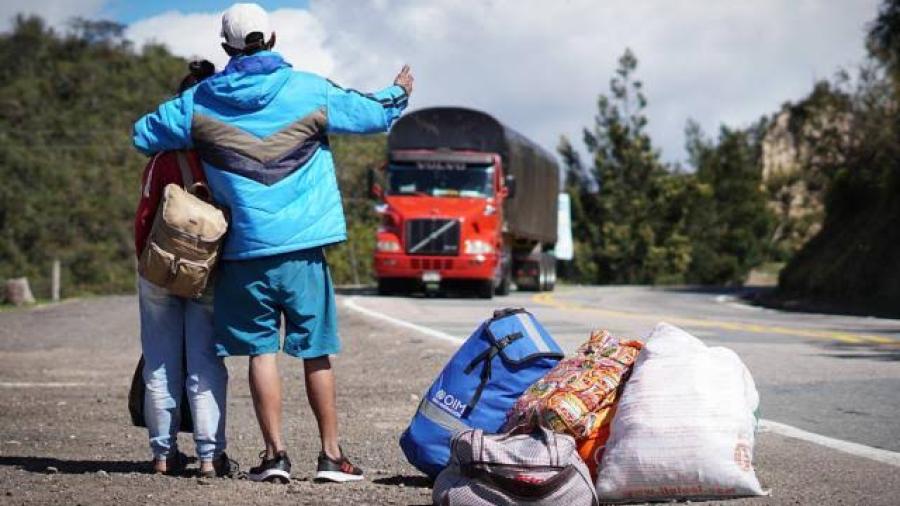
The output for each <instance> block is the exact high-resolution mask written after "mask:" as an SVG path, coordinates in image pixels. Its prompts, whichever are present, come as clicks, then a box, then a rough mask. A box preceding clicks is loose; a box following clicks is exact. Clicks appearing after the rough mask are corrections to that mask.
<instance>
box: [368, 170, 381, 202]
mask: <svg viewBox="0 0 900 506" xmlns="http://www.w3.org/2000/svg"><path fill="white" fill-rule="evenodd" d="M366 186H368V187H369V198H370V199H375V200H382V199H384V189H383V188H382V187H381V185H380V184H378V183H376V182H375V169H369V172H368V173H367V174H366Z"/></svg>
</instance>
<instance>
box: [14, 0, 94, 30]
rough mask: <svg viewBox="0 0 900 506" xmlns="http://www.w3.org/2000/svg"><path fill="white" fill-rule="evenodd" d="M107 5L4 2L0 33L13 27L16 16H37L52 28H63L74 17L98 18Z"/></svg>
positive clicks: (88, 0)
mask: <svg viewBox="0 0 900 506" xmlns="http://www.w3.org/2000/svg"><path fill="white" fill-rule="evenodd" d="M105 3H106V1H105V0H64V1H61V0H3V2H0V32H2V31H6V30H9V29H10V28H11V27H12V21H13V19H14V18H15V16H16V14H37V15H39V16H41V17H42V18H44V21H46V22H47V24H49V25H50V26H61V25H64V24H65V23H67V22H68V21H69V20H70V19H72V18H74V17H78V16H80V17H86V18H91V17H93V16H96V15H97V14H99V13H100V12H101V11H102V8H103V5H104V4H105Z"/></svg>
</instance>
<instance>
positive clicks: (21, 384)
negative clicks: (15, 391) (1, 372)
mask: <svg viewBox="0 0 900 506" xmlns="http://www.w3.org/2000/svg"><path fill="white" fill-rule="evenodd" d="M90 385H91V383H71V382H69V383H67V382H54V381H47V382H31V381H0V388H70V387H86V386H90Z"/></svg>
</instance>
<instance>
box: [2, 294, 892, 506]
mask: <svg viewBox="0 0 900 506" xmlns="http://www.w3.org/2000/svg"><path fill="white" fill-rule="evenodd" d="M721 295H722V294H717V293H692V292H667V291H655V290H647V289H640V288H615V287H611V288H603V289H597V288H593V289H577V288H576V289H563V290H560V291H558V292H556V293H555V294H554V295H553V297H547V296H545V295H544V296H541V297H538V298H537V299H535V298H534V297H533V295H531V294H514V295H511V296H509V297H504V298H497V299H494V300H493V301H483V300H478V299H426V298H421V297H419V298H379V297H374V296H343V297H341V298H340V302H341V304H340V305H341V308H340V314H339V317H340V329H341V333H342V339H343V341H344V351H343V352H342V353H341V354H340V355H339V356H338V357H337V359H336V360H335V367H336V371H337V377H338V404H339V409H340V413H341V426H342V433H343V446H344V449H345V450H346V451H347V452H348V454H349V455H351V456H352V457H353V458H354V459H355V461H356V462H357V463H359V464H360V465H362V466H363V467H364V468H365V469H366V470H367V480H366V481H364V482H361V483H354V484H349V485H344V486H335V485H322V484H316V483H313V482H312V481H310V476H311V474H312V473H313V471H314V465H315V456H316V453H317V452H318V447H317V442H316V437H315V434H316V430H315V421H314V420H313V417H312V415H311V413H310V411H309V408H308V406H307V405H306V401H305V398H304V394H303V384H302V374H301V372H300V368H299V364H298V363H297V361H295V360H291V359H286V358H283V359H282V360H281V364H282V375H283V378H284V382H285V437H286V442H287V445H288V450H289V452H290V454H291V457H292V460H293V462H294V470H293V478H294V480H293V481H292V483H291V484H290V485H288V486H272V485H265V484H257V483H251V482H248V481H243V480H236V481H232V480H198V479H197V478H196V477H190V475H189V476H187V477H182V478H170V477H157V476H152V475H149V474H147V473H146V470H147V464H146V461H147V459H148V449H147V440H146V432H145V431H144V430H143V429H139V428H135V427H131V426H130V423H129V420H128V415H127V411H126V409H125V406H126V393H127V386H128V382H129V380H130V378H131V374H132V372H133V367H134V364H135V362H136V360H137V356H138V354H139V346H138V338H137V335H138V334H137V304H136V300H135V298H134V297H107V298H98V299H86V300H76V301H71V302H67V303H63V304H60V305H55V306H48V307H43V308H39V309H34V310H14V311H6V310H4V311H0V504H2V505H5V504H17V505H18V504H104V505H115V506H122V505H125V504H147V503H150V502H154V503H159V504H168V503H178V504H254V503H266V504H285V505H287V504H291V505H293V504H341V505H350V504H353V505H356V504H428V503H429V502H430V489H429V484H428V482H427V480H425V479H424V478H423V477H422V476H421V475H420V474H419V473H418V472H416V471H415V470H414V469H413V468H412V467H411V466H409V465H408V464H407V463H406V462H405V461H404V459H403V456H402V453H401V452H400V450H399V448H398V445H397V437H398V436H399V434H400V433H401V431H402V430H403V429H404V427H405V426H406V424H407V423H408V421H409V418H410V417H411V415H412V414H413V412H414V411H415V408H416V405H417V403H418V399H419V395H421V393H422V392H423V391H424V390H425V388H427V386H428V384H429V383H430V382H431V380H432V379H433V378H434V376H435V375H436V374H437V373H438V372H439V371H440V369H441V368H442V366H443V364H444V363H445V362H446V360H447V359H448V358H449V356H450V355H451V354H452V353H453V351H454V350H455V348H456V344H454V343H453V342H450V341H447V340H444V339H440V338H435V335H434V334H433V333H432V334H428V333H423V332H422V331H421V329H420V330H415V329H412V328H410V327H409V326H401V325H397V324H390V323H387V322H385V321H384V320H383V319H379V318H375V317H372V316H371V314H364V313H363V312H361V311H359V310H354V309H353V306H354V305H355V306H356V307H365V308H370V312H371V311H372V310H374V311H379V312H384V313H385V314H387V313H389V314H390V315H391V316H392V317H394V318H399V319H404V320H410V321H415V322H417V323H419V324H421V325H423V326H425V327H428V328H436V329H438V330H442V331H445V332H447V333H449V334H451V335H453V336H459V337H465V336H467V335H468V334H469V332H471V330H472V329H473V328H474V327H475V326H476V325H477V323H478V322H479V321H480V320H482V319H484V318H485V317H487V316H488V315H489V314H490V313H491V311H492V310H493V309H494V308H495V307H504V306H527V307H528V308H530V309H531V310H532V311H533V312H535V313H536V314H537V315H538V317H539V318H540V319H541V320H542V321H543V322H544V323H545V324H546V325H547V327H548V328H549V329H550V330H551V332H553V333H554V335H555V336H556V338H557V339H558V340H560V342H561V343H563V345H564V346H565V347H566V348H567V349H572V348H573V347H574V346H576V345H577V344H578V343H579V342H580V341H581V340H583V339H584V338H585V337H586V335H587V331H588V329H590V328H592V327H607V328H609V329H610V330H612V331H614V332H618V333H620V334H628V335H633V336H638V337H640V336H643V335H644V334H646V332H647V331H648V330H649V329H650V328H652V325H653V324H654V323H655V322H656V321H657V320H659V319H662V318H665V319H668V320H669V321H671V322H672V323H675V324H679V325H682V326H684V327H686V328H688V329H689V330H691V331H694V332H696V333H697V334H698V336H700V337H702V338H703V339H705V340H706V341H707V342H710V343H714V342H715V343H719V342H721V343H723V344H726V345H728V346H730V347H732V348H734V349H735V350H737V351H738V353H740V354H741V356H742V357H743V358H744V359H745V360H746V362H747V363H748V365H749V366H750V368H751V370H752V371H753V373H754V376H755V378H756V381H757V383H758V385H759V389H760V392H761V395H762V402H763V409H764V410H765V413H764V416H765V417H766V418H768V419H771V420H776V421H781V422H784V423H790V424H791V425H794V426H799V427H803V428H805V429H806V430H810V431H816V432H819V433H825V432H826V429H827V430H828V432H827V435H829V436H832V437H842V436H845V437H846V438H847V439H848V440H850V441H857V442H862V443H864V444H868V445H870V446H876V445H877V444H878V441H881V440H884V441H886V442H887V444H885V445H883V446H884V447H886V448H891V447H892V446H891V445H892V444H895V442H894V441H893V440H892V439H891V437H890V434H894V435H896V434H898V430H897V423H896V414H897V411H896V410H897V408H898V406H897V404H898V403H897V396H896V395H891V393H890V391H889V390H890V389H893V391H894V392H897V386H898V371H897V369H898V362H897V360H896V359H897V353H896V351H897V347H896V340H897V331H898V329H900V325H897V322H889V321H885V320H868V319H854V318H830V317H818V316H804V315H781V314H779V313H774V312H769V311H758V310H755V309H745V308H743V306H740V305H732V301H730V300H728V299H727V298H722V297H720V296H721ZM757 313H758V314H757ZM694 320H696V321H694ZM782 327H784V328H782ZM776 331H777V332H776ZM810 336H815V337H810ZM873 339H874V341H873ZM854 340H857V341H864V342H854V343H853V344H852V345H851V344H850V343H849V341H854ZM875 341H878V342H875ZM881 341H884V342H881ZM842 343H843V344H842ZM851 357H853V358H851ZM227 364H228V367H229V372H230V375H231V380H230V386H229V388H230V390H229V402H228V441H229V446H228V452H229V454H230V455H231V456H233V457H235V458H236V459H237V460H238V461H239V462H240V463H241V465H242V466H243V467H244V468H247V467H249V466H251V465H255V464H256V455H257V452H258V451H259V450H260V448H261V441H260V437H259V433H258V429H257V428H256V423H255V420H254V418H253V411H252V405H251V403H250V397H249V392H248V388H247V383H246V362H245V361H244V360H241V359H229V360H228V361H227ZM869 383H871V386H868V387H867V386H866V385H867V384H869ZM854 391H855V392H856V393H855V394H854V393H852V392H854ZM833 396H837V398H838V399H841V400H838V401H833V400H832V397H833ZM879 396H880V397H879ZM817 399H818V400H817ZM879 399H880V401H879ZM848 403H849V404H848ZM841 408H843V411H841ZM849 411H858V412H863V411H865V412H866V413H868V415H867V416H862V415H859V414H854V413H848V412H849ZM891 414H893V417H892V416H891ZM791 417H793V418H791ZM823 419H824V420H825V421H823ZM804 422H805V423H806V425H804ZM816 424H818V425H816ZM842 424H847V425H848V429H847V430H843V429H841V425H842ZM819 429H821V430H819ZM845 433H846V434H845ZM842 438H843V437H842ZM180 440H181V448H182V449H183V450H184V451H186V452H188V453H190V452H191V450H192V444H191V442H190V439H189V438H188V437H186V436H184V435H182V436H181V437H180ZM892 455H894V454H892ZM754 467H755V468H756V471H757V473H758V475H759V477H760V480H761V481H762V483H763V485H764V486H765V487H768V488H771V489H772V495H771V496H769V497H764V498H757V499H745V500H736V501H727V502H726V503H727V504H730V505H739V504H745V503H746V504H753V505H756V504H783V505H789V504H791V505H793V504H867V505H870V504H885V505H894V504H897V497H900V473H898V467H897V466H896V465H890V464H885V463H883V462H879V461H876V460H873V459H871V458H866V457H863V456H860V455H859V454H852V453H847V452H844V451H837V450H835V449H833V448H830V447H826V446H822V445H820V444H816V443H813V442H810V441H809V440H802V439H795V438H790V437H785V436H784V435H783V434H780V433H776V432H772V431H766V432H763V433H761V434H760V437H759V438H758V441H757V448H756V452H755V455H754Z"/></svg>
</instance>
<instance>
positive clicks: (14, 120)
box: [0, 17, 384, 297]
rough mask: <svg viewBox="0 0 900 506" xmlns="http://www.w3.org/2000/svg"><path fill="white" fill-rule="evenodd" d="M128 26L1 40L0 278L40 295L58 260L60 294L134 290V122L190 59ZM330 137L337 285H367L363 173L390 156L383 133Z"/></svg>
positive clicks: (37, 29) (23, 21)
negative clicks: (128, 33)
mask: <svg viewBox="0 0 900 506" xmlns="http://www.w3.org/2000/svg"><path fill="white" fill-rule="evenodd" d="M123 28H124V27H123V26H121V25H118V24H115V23H110V22H104V21H85V20H76V21H74V22H73V23H72V24H71V27H70V29H69V30H68V31H67V32H65V33H60V32H57V31H54V30H52V29H51V28H49V27H47V26H46V25H45V24H44V23H43V22H42V21H41V20H40V19H39V18H34V17H29V18H25V17H19V18H18V19H17V20H16V21H15V23H14V26H13V30H12V32H10V33H8V34H2V35H0V182H2V184H0V280H3V279H5V278H10V277H17V276H27V277H28V278H29V280H30V281H31V284H32V288H33V290H34V292H35V294H36V295H37V296H38V297H46V296H47V295H48V294H49V286H48V285H49V281H48V278H49V275H50V268H51V263H52V261H53V259H59V260H60V261H61V263H62V286H63V295H64V296H71V295H78V294H86V293H115V292H127V291H132V290H134V286H135V274H134V269H135V260H134V258H135V257H134V246H133V244H134V243H133V241H132V220H133V217H134V209H135V207H136V205H137V199H138V195H139V189H138V187H139V178H140V173H141V170H142V169H143V167H144V164H145V162H146V159H145V158H144V157H143V156H142V155H140V154H139V153H138V152H137V151H135V150H134V148H133V147H132V145H131V126H132V124H133V123H134V121H135V120H136V119H137V118H138V117H140V116H141V115H142V114H144V113H146V112H147V111H150V110H152V109H153V108H155V107H156V105H157V104H158V103H160V102H161V101H163V100H165V99H167V98H168V97H170V96H172V94H173V93H174V92H175V90H176V89H177V85H178V83H179V82H180V80H181V78H182V77H184V75H185V74H186V72H187V62H186V61H185V60H184V59H182V58H178V57H176V56H173V55H172V54H170V53H169V52H168V51H167V50H166V49H165V48H163V47H160V46H149V47H145V48H142V50H140V51H137V50H136V49H135V48H134V47H132V45H131V43H130V42H128V41H127V40H124V39H123V38H122V32H123ZM332 143H333V145H334V146H335V157H336V159H337V165H338V175H339V180H340V182H341V186H342V189H343V191H344V195H345V196H346V197H347V199H346V202H345V207H346V209H347V214H348V217H349V221H350V234H351V237H352V238H353V245H354V247H355V251H353V253H355V255H351V248H350V245H342V246H339V247H337V248H335V249H334V250H333V251H330V252H329V255H328V256H329V260H330V262H331V263H332V267H333V271H334V277H335V280H336V281H337V282H339V283H346V282H352V281H353V280H354V279H359V280H360V281H363V282H365V281H367V280H368V278H369V272H370V269H369V263H370V258H371V250H372V246H371V245H370V244H369V243H371V242H372V240H371V235H372V232H371V230H372V229H373V228H374V225H372V220H374V218H373V217H372V216H371V215H372V213H371V203H369V202H367V201H365V199H364V197H365V188H364V186H365V176H364V174H365V170H367V169H368V168H370V167H372V166H375V165H377V164H378V163H380V160H381V159H382V158H383V154H384V138H383V136H382V137H378V136H374V137H370V138H338V139H332ZM354 258H355V260H356V261H355V262H353V261H351V260H353V259H354Z"/></svg>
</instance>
